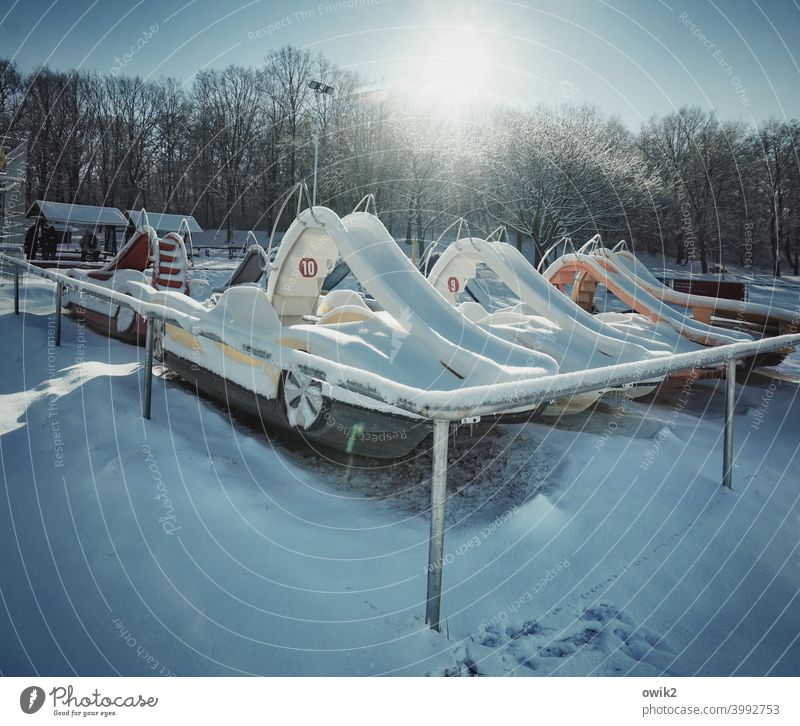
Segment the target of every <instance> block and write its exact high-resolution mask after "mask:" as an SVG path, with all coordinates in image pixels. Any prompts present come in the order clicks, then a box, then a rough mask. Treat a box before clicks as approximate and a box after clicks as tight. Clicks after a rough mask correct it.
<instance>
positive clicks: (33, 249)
mask: <svg viewBox="0 0 800 726" xmlns="http://www.w3.org/2000/svg"><path fill="white" fill-rule="evenodd" d="M41 237H42V224H41V222H40V221H39V220H38V219H37V220H36V221H35V222H34V223H33V224H32V225H31V226H30V227H28V231H27V232H26V233H25V257H27V258H28V259H29V260H35V259H36V253H37V252H38V249H39V243H40V241H41Z"/></svg>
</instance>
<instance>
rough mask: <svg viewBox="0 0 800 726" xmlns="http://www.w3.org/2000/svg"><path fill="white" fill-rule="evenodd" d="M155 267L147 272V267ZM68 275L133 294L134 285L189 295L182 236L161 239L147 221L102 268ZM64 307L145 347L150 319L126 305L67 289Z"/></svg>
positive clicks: (96, 327)
mask: <svg viewBox="0 0 800 726" xmlns="http://www.w3.org/2000/svg"><path fill="white" fill-rule="evenodd" d="M148 268H150V269H151V274H150V275H149V276H148V274H147V270H148ZM66 274H67V275H68V276H69V277H72V278H75V279H78V280H85V281H87V282H91V283H94V284H97V285H100V286H102V287H108V288H109V289H112V290H116V291H117V292H123V293H128V294H133V293H134V292H135V290H136V285H138V284H141V283H145V284H149V285H150V286H152V287H153V288H154V289H156V290H170V291H173V292H176V293H180V294H183V295H188V294H189V260H188V256H187V254H186V247H185V245H184V242H183V239H182V237H181V236H180V235H179V234H177V233H176V232H170V233H168V234H166V235H165V236H164V237H162V238H161V239H159V238H158V235H157V234H156V232H155V230H154V229H153V228H152V227H150V226H149V225H145V226H144V227H143V228H142V229H138V230H137V231H136V233H135V234H134V235H133V236H132V237H131V238H130V239H129V240H128V241H127V242H126V243H125V245H124V246H123V247H122V249H121V250H120V251H119V253H118V254H117V255H116V257H114V258H113V259H111V260H109V261H108V262H107V263H106V264H105V265H104V266H103V267H101V268H100V269H98V270H80V269H73V270H67V272H66ZM63 305H64V307H65V308H66V309H67V311H68V312H69V313H70V314H71V315H73V316H75V317H77V318H79V319H81V320H83V321H84V322H85V323H86V324H87V325H88V326H89V327H91V328H93V329H94V330H97V331H98V332H101V333H103V334H105V335H109V336H111V337H112V338H117V339H118V340H122V341H125V342H127V343H133V344H137V345H142V344H143V342H144V338H145V333H146V329H147V323H146V321H145V320H144V319H143V318H142V317H141V316H140V315H138V314H136V313H135V312H133V311H132V310H130V309H129V308H126V307H124V306H119V305H112V304H109V303H107V302H104V301H102V300H98V299H97V298H93V297H92V296H90V295H80V294H78V293H76V292H75V291H74V290H65V292H64V297H63Z"/></svg>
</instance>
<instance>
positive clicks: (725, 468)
mask: <svg viewBox="0 0 800 726" xmlns="http://www.w3.org/2000/svg"><path fill="white" fill-rule="evenodd" d="M735 400H736V360H735V359H733V358H731V359H730V360H729V361H728V362H727V363H726V364H725V439H724V442H723V453H722V486H724V487H728V489H733V406H734V402H735Z"/></svg>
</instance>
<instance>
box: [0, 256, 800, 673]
mask: <svg viewBox="0 0 800 726" xmlns="http://www.w3.org/2000/svg"><path fill="white" fill-rule="evenodd" d="M229 273H230V266H229V267H228V268H227V269H219V270H206V271H203V272H201V273H198V271H197V270H194V271H193V279H194V276H195V275H196V274H203V275H206V276H208V283H209V285H212V284H213V285H217V284H220V283H221V282H223V281H224V279H225V278H226V277H227V275H228V274H229ZM765 283H766V281H765V280H762V281H761V282H760V285H761V286H762V287H763V293H762V292H759V293H758V294H759V295H762V294H763V295H764V296H767V295H769V296H770V297H774V298H775V301H776V304H780V306H781V307H784V308H788V309H793V308H795V307H796V306H797V304H798V302H800V286H798V285H797V284H796V283H789V284H783V285H780V286H779V287H776V288H775V290H774V291H768V290H767V289H766V284H765ZM160 295H168V294H165V293H160ZM189 305H191V302H189ZM52 306H53V286H52V284H50V283H48V282H46V281H44V280H39V279H29V280H27V281H26V284H25V287H24V295H23V298H22V309H23V311H24V312H25V316H24V317H16V316H14V315H13V312H12V297H11V286H10V285H9V284H8V281H7V279H6V278H3V279H2V287H0V335H2V338H3V341H4V347H3V354H2V355H3V357H2V372H3V375H2V376H1V377H0V417H1V418H0V465H2V470H3V493H2V506H0V550H1V551H2V552H3V553H4V560H3V567H2V568H0V593H2V599H3V609H2V611H3V616H2V617H0V623H1V624H0V670H1V671H2V673H3V674H4V675H24V676H33V675H36V674H39V675H71V674H73V673H78V674H81V675H104V674H109V675H112V674H115V673H124V674H131V675H150V674H152V675H164V674H169V673H175V674H179V675H189V674H198V675H205V674H240V673H256V674H304V675H310V674H329V675H334V674H335V675H355V674H370V675H378V674H407V675H424V674H432V675H443V674H452V675H455V674H463V675H467V674H473V673H478V674H504V675H544V674H555V675H587V674H592V675H614V674H620V675H621V674H637V675H660V674H674V675H689V674H696V673H699V674H718V675H728V674H732V673H733V674H737V675H745V674H752V675H761V674H767V673H768V674H771V675H795V676H796V675H798V672H799V671H800V640H798V638H797V633H798V631H800V604H799V603H798V599H797V592H798V583H799V582H800V556H798V546H799V545H798V522H800V519H799V517H800V501H799V500H798V498H799V497H800V492H798V490H797V486H796V484H797V475H796V471H797V467H798V465H799V464H800V454H799V453H798V443H797V434H796V432H797V424H798V412H799V411H800V402H799V401H798V400H797V393H798V386H797V384H795V383H790V382H788V380H774V381H771V380H769V379H768V378H754V379H753V380H752V381H751V382H750V384H749V385H747V386H742V385H737V388H736V396H737V400H736V417H735V419H736V459H735V469H734V490H733V491H725V490H723V489H722V488H721V487H720V469H721V447H722V416H723V391H722V385H723V384H721V383H718V382H701V381H698V382H696V383H694V384H687V387H684V388H682V389H681V388H677V389H674V390H673V391H671V392H669V393H666V394H664V395H662V396H661V397H659V398H657V399H654V400H650V401H646V402H641V401H617V402H613V403H608V402H607V403H601V404H599V405H598V406H596V407H595V408H593V409H592V410H590V411H587V412H586V413H583V414H579V415H576V416H571V417H564V418H563V419H561V420H560V421H558V422H556V423H549V424H546V425H545V424H540V423H537V424H528V425H525V426H504V427H499V426H498V427H488V426H478V427H477V428H476V429H475V431H474V435H473V437H472V438H470V437H469V436H468V435H467V434H468V431H467V430H466V429H467V428H468V427H465V428H464V429H462V431H461V435H459V437H458V439H457V442H456V443H455V445H453V446H452V448H451V455H450V471H449V478H448V503H447V506H448V517H447V533H446V540H445V570H444V594H443V603H442V604H443V622H444V624H445V632H444V633H443V634H438V633H435V632H432V631H430V630H428V629H427V628H426V627H425V626H424V623H423V621H422V613H423V612H424V607H425V602H424V598H425V582H426V575H427V573H426V569H425V568H426V562H427V546H428V544H427V537H428V529H429V522H428V517H427V507H428V497H429V487H430V471H431V452H430V451H428V450H426V449H425V447H421V450H420V451H419V452H418V453H417V455H416V456H415V457H414V458H413V459H412V460H411V461H408V462H404V463H386V462H380V463H376V462H370V461H366V460H358V461H354V462H347V461H346V460H344V461H338V460H333V459H330V458H325V457H321V456H319V455H316V454H314V453H313V452H310V451H308V450H307V449H305V448H303V447H302V445H299V444H298V443H297V442H295V441H293V440H290V439H288V438H285V437H281V436H279V435H278V434H276V433H275V432H273V431H267V432H266V433H265V432H263V431H261V430H260V429H254V428H251V427H250V426H248V425H246V424H244V423H243V422H241V421H238V420H237V419H231V417H230V416H229V414H228V413H227V411H225V410H223V409H221V408H219V407H217V406H215V405H213V404H210V403H209V402H208V401H206V400H205V399H202V398H198V396H197V395H196V394H195V392H194V391H192V390H190V389H188V388H186V387H183V386H181V385H179V384H178V383H176V382H175V381H173V380H171V379H169V377H167V376H164V375H160V376H157V377H156V378H155V379H154V396H153V415H152V420H151V421H144V420H143V419H142V418H141V417H140V388H141V382H142V379H141V363H142V361H143V352H142V350H141V349H139V348H136V347H133V346H129V345H125V344H123V343H120V342H117V341H114V340H109V339H107V338H103V337H101V336H99V335H96V334H95V333H93V332H91V331H88V330H83V329H80V328H79V327H78V325H77V323H76V322H75V321H74V320H72V319H68V318H65V319H64V322H63V332H62V341H63V342H62V347H61V348H54V347H53V346H52V344H51V343H49V342H48V338H52V331H53V318H52V316H51V313H52ZM187 309H188V308H187ZM401 350H402V348H401ZM781 371H782V372H784V373H792V374H795V375H796V372H797V371H800V354H798V353H793V354H792V355H791V356H790V357H789V358H788V359H787V362H786V364H785V365H784V366H782V367H781ZM348 464H352V465H348ZM131 643H132V644H131Z"/></svg>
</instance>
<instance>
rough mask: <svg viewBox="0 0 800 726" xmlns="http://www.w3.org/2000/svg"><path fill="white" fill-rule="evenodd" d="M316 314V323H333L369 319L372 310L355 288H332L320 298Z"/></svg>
mask: <svg viewBox="0 0 800 726" xmlns="http://www.w3.org/2000/svg"><path fill="white" fill-rule="evenodd" d="M317 315H318V316H319V320H318V321H317V325H334V324H337V323H355V322H359V321H362V320H369V318H371V317H372V315H373V312H372V310H370V309H369V307H367V304H366V303H365V302H364V299H363V298H362V297H361V295H359V294H358V293H357V292H356V291H355V290H333V291H331V292H329V293H328V294H327V295H323V296H322V297H321V298H320V301H319V304H318V305H317Z"/></svg>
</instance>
